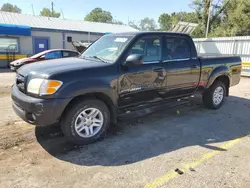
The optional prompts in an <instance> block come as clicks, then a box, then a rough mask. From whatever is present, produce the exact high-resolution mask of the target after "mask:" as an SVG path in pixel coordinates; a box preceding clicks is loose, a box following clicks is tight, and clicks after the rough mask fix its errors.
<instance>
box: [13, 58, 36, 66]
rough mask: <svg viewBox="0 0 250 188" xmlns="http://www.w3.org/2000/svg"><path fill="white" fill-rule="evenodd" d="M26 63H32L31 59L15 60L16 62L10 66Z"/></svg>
mask: <svg viewBox="0 0 250 188" xmlns="http://www.w3.org/2000/svg"><path fill="white" fill-rule="evenodd" d="M27 61H33V59H32V58H30V57H25V58H22V59H17V60H15V61H12V62H11V63H10V64H11V65H16V64H23V63H25V62H27Z"/></svg>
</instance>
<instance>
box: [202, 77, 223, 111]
mask: <svg viewBox="0 0 250 188" xmlns="http://www.w3.org/2000/svg"><path fill="white" fill-rule="evenodd" d="M218 87H222V88H223V99H222V101H221V102H220V103H219V104H215V103H214V101H213V94H214V92H215V90H216V88H218ZM226 91H227V90H226V86H225V84H224V83H223V82H221V81H216V82H214V83H213V85H212V86H211V87H210V88H209V89H207V90H206V91H205V92H204V93H203V96H202V100H203V103H204V105H205V106H206V107H207V108H209V109H213V110H216V109H219V108H220V107H221V106H222V104H223V103H224V100H225V96H226Z"/></svg>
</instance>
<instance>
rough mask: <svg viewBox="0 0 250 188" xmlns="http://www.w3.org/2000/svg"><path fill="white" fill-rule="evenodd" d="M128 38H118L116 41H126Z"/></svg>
mask: <svg viewBox="0 0 250 188" xmlns="http://www.w3.org/2000/svg"><path fill="white" fill-rule="evenodd" d="M127 40H128V38H116V39H115V42H126V41H127Z"/></svg>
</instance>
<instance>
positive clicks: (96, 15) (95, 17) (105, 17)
mask: <svg viewBox="0 0 250 188" xmlns="http://www.w3.org/2000/svg"><path fill="white" fill-rule="evenodd" d="M84 20H85V21H90V22H102V23H112V21H113V16H112V15H111V13H110V12H109V11H105V10H102V9H101V8H95V9H93V10H92V11H91V12H90V13H89V14H87V15H86V17H85V18H84Z"/></svg>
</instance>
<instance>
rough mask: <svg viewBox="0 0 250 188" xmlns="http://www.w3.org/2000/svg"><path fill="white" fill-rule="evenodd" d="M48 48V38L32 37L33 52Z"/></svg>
mask: <svg viewBox="0 0 250 188" xmlns="http://www.w3.org/2000/svg"><path fill="white" fill-rule="evenodd" d="M48 49H49V39H48V38H43V37H35V38H34V53H35V54H37V53H40V52H42V51H45V50H48Z"/></svg>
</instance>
